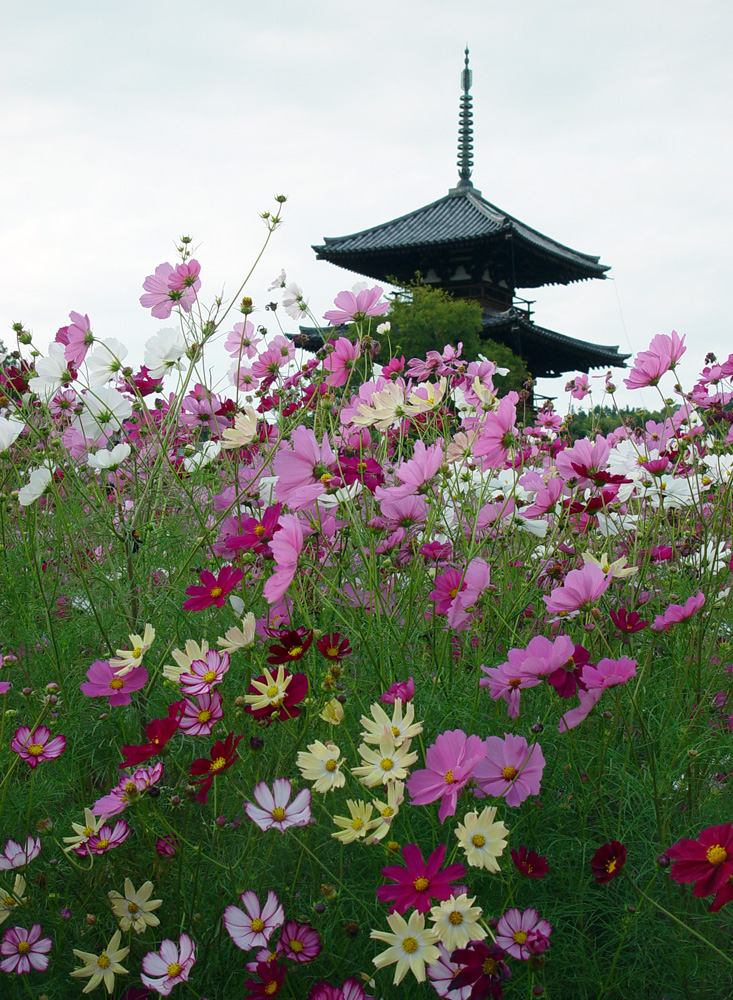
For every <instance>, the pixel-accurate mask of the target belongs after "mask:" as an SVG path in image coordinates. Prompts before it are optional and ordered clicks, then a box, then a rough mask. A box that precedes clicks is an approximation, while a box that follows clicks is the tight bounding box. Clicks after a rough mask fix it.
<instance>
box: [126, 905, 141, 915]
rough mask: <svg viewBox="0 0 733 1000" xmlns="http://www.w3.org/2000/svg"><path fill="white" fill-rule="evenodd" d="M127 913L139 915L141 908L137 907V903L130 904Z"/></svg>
mask: <svg viewBox="0 0 733 1000" xmlns="http://www.w3.org/2000/svg"><path fill="white" fill-rule="evenodd" d="M127 912H128V913H139V912H140V907H139V906H138V905H137V903H128V904H127Z"/></svg>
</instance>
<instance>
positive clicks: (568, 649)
mask: <svg viewBox="0 0 733 1000" xmlns="http://www.w3.org/2000/svg"><path fill="white" fill-rule="evenodd" d="M574 650H575V646H574V644H573V641H572V639H570V637H569V636H567V635H560V636H558V637H557V638H556V639H555V640H554V641H553V640H551V639H547V638H545V636H541V635H538V636H535V637H534V638H533V639H531V640H530V642H529V644H528V646H527V648H526V649H518V648H514V649H510V650H509V652H508V653H507V660H506V662H505V663H500V664H499V666H498V667H485V666H482V667H481V669H482V670H483V672H484V673H485V674H486V675H487V676H486V677H483V678H482V679H481V680H480V681H479V686H480V687H488V689H489V693H490V694H491V697H492V698H493V699H495V700H496V699H498V698H503V699H504V701H506V703H507V705H508V711H509V715H510V716H511V717H512V718H516V717H517V716H518V715H519V703H520V698H521V693H522V691H523V690H524V689H526V688H531V687H536V686H537V685H538V684H540V683H541V682H542V680H543V678H548V679H549V678H550V677H551V676H552V675H553V674H555V672H556V671H559V670H561V671H563V673H565V671H566V669H567V667H566V665H567V664H568V663H569V661H572V659H573V653H574Z"/></svg>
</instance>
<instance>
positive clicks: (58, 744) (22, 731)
mask: <svg viewBox="0 0 733 1000" xmlns="http://www.w3.org/2000/svg"><path fill="white" fill-rule="evenodd" d="M10 749H11V750H12V751H13V752H14V753H17V754H18V756H19V757H20V758H21V760H24V761H25V762H26V764H27V765H28V766H29V767H30V768H31V769H35V768H36V767H37V766H38V765H39V764H40V763H41V761H44V760H55V759H56V758H57V757H60V756H61V754H62V753H63V752H64V750H65V749H66V737H65V736H53V737H52V736H51V730H50V729H49V728H48V726H37V727H36V729H34V730H33V731H31V729H30V727H29V726H18V728H17V729H16V730H15V735H14V736H13V738H12V740H11V741H10Z"/></svg>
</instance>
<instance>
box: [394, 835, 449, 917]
mask: <svg viewBox="0 0 733 1000" xmlns="http://www.w3.org/2000/svg"><path fill="white" fill-rule="evenodd" d="M445 852H446V848H445V845H444V844H441V845H440V846H439V847H436V849H435V850H434V851H433V853H432V854H431V855H430V857H429V858H428V859H427V861H426V860H424V858H423V856H422V851H421V850H420V848H419V847H418V846H417V844H406V845H405V846H404V847H403V848H402V857H403V858H404V860H405V865H404V867H403V866H402V865H387V867H386V868H383V869H382V875H384V877H385V878H389V879H391V880H392V881H393V882H394V883H395V884H394V885H380V886H378V887H377V898H378V899H379V901H380V902H381V903H391V904H392V905H391V906H390V908H389V912H390V913H394V912H395V910H396V911H397V912H398V913H406V912H407V910H409V909H410V908H411V907H413V906H414V907H415V909H416V910H417V911H418V913H427V912H428V910H429V909H430V906H431V902H430V901H431V899H438V900H444V899H448V898H449V897H450V896H451V895H452V894H453V887H452V886H451V884H450V883H451V882H455V880H456V879H459V878H463V876H464V875H465V874H466V869H465V868H464V866H463V865H462V864H453V865H448V866H447V867H446V868H443V869H442V870H441V865H442V864H443V861H444V860H445Z"/></svg>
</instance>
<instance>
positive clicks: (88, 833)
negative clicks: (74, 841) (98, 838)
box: [81, 826, 94, 837]
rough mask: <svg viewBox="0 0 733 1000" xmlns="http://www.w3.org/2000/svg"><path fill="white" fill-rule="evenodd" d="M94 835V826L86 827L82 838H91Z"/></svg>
mask: <svg viewBox="0 0 733 1000" xmlns="http://www.w3.org/2000/svg"><path fill="white" fill-rule="evenodd" d="M93 833H94V827H93V826H85V827H84V829H83V830H82V832H81V835H82V837H91V835H92V834H93Z"/></svg>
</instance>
